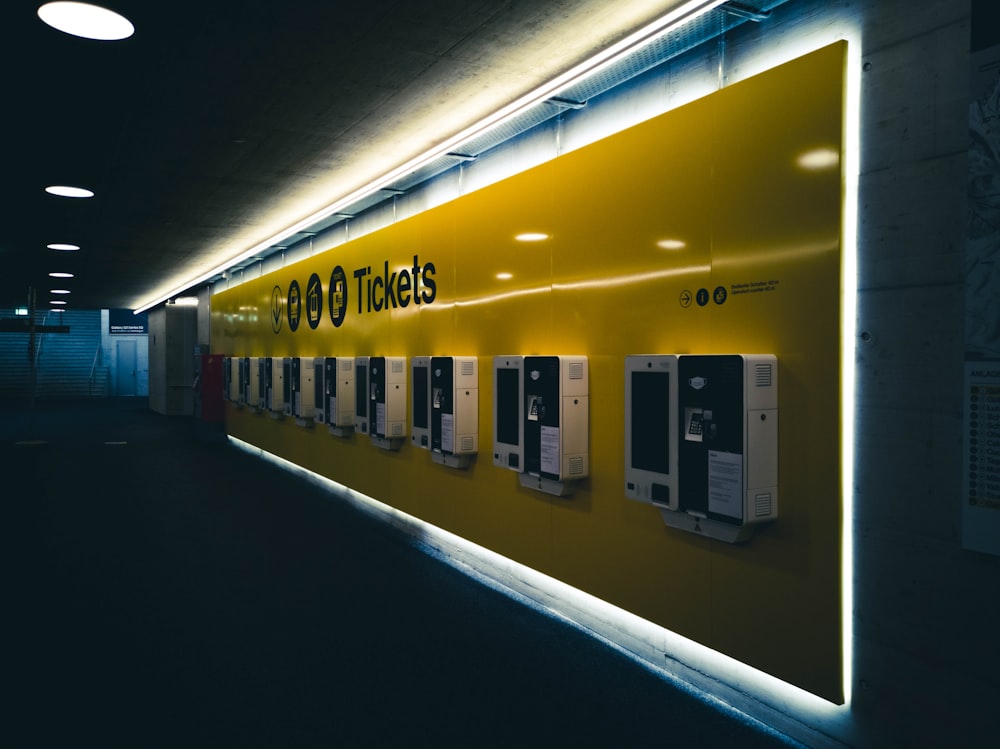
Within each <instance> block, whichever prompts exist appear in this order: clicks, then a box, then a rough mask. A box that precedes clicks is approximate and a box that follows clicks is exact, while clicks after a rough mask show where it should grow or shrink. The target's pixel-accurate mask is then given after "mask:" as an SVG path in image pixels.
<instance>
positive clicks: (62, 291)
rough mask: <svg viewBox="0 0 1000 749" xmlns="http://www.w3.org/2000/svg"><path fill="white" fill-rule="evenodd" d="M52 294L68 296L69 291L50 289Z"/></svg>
mask: <svg viewBox="0 0 1000 749" xmlns="http://www.w3.org/2000/svg"><path fill="white" fill-rule="evenodd" d="M49 293H50V294H68V293H69V289H49Z"/></svg>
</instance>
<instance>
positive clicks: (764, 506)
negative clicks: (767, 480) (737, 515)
mask: <svg viewBox="0 0 1000 749" xmlns="http://www.w3.org/2000/svg"><path fill="white" fill-rule="evenodd" d="M754 513H755V514H754V516H755V517H758V518H766V517H770V515H771V493H770V492H767V493H766V494H757V495H755V496H754Z"/></svg>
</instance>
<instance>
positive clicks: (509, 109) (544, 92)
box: [134, 0, 726, 314]
mask: <svg viewBox="0 0 1000 749" xmlns="http://www.w3.org/2000/svg"><path fill="white" fill-rule="evenodd" d="M724 2H726V0H688V2H685V3H683V4H682V5H680V6H679V7H677V8H674V9H672V10H670V11H669V12H668V13H666V14H665V15H663V16H661V17H660V18H658V19H656V20H655V21H653V22H652V23H650V24H647V25H646V26H644V27H642V28H641V29H639V30H638V31H636V32H635V33H633V34H630V35H629V36H627V37H626V38H625V39H623V40H621V41H620V42H618V43H617V44H614V45H612V46H610V47H608V48H607V49H605V50H603V51H601V52H599V53H598V54H596V55H594V56H593V57H591V58H590V59H588V60H585V61H584V62H582V63H580V64H579V65H576V66H575V67H573V68H571V69H570V70H568V71H566V72H565V73H563V74H561V75H559V76H557V77H555V78H553V79H552V80H550V81H548V82H547V83H545V84H544V85H542V86H540V87H538V88H537V89H535V90H534V91H531V92H530V93H528V94H525V95H524V96H522V97H521V98H519V99H517V100H515V101H513V102H511V103H510V104H508V105H507V106H505V107H503V108H501V109H499V110H497V111H496V112H494V113H493V114H491V115H489V116H488V117H485V118H483V119H482V120H480V121H479V122H477V123H475V124H474V125H471V126H470V127H468V128H466V129H465V130H463V131H461V132H460V133H457V134H456V135H453V136H452V137H451V138H448V139H447V140H445V141H443V142H442V143H440V144H438V145H437V146H435V147H434V148H432V149H431V150H429V151H425V152H424V153H422V154H420V155H419V156H417V157H415V158H413V159H411V160H410V161H407V162H406V163H405V164H402V165H401V166H398V167H396V168H395V169H393V170H392V171H390V172H388V173H386V174H385V175H383V176H382V177H379V178H378V179H376V180H374V181H372V182H370V183H368V184H367V185H365V186H364V187H361V188H359V189H357V190H355V191H354V192H352V193H350V194H348V195H346V196H344V197H342V198H339V199H337V200H336V201H334V202H333V203H330V204H329V205H327V206H326V207H325V208H322V209H320V210H319V211H316V212H315V213H313V214H312V215H310V216H307V217H305V218H303V219H301V220H300V221H297V222H296V223H294V224H292V225H291V226H289V227H287V228H285V229H283V230H282V231H280V232H278V233H277V234H275V235H273V236H271V237H269V238H267V239H265V240H263V241H261V242H258V243H257V244H255V245H254V246H253V247H251V248H249V249H247V250H244V251H243V252H241V253H239V254H237V255H235V256H233V257H232V258H229V259H228V260H226V261H225V262H224V263H222V264H220V265H218V266H216V267H214V268H212V269H211V270H209V271H206V272H204V273H201V274H199V275H197V276H194V277H192V278H191V279H190V280H188V281H185V282H183V285H181V286H177V287H175V288H173V289H171V290H170V291H168V292H167V293H163V294H159V295H157V296H156V297H155V298H153V299H151V300H149V301H146V302H143V303H142V304H140V305H139V306H137V307H136V308H135V310H134V314H139V313H140V312H145V311H146V310H148V309H150V308H151V307H155V306H157V305H158V304H161V303H163V302H165V301H166V300H167V299H170V298H171V297H173V296H177V295H178V294H180V293H182V292H184V291H187V290H188V289H190V288H191V287H193V286H197V285H198V284H200V283H204V282H205V281H208V280H209V279H210V278H213V277H214V276H217V275H219V274H220V273H222V272H224V271H226V270H228V269H229V268H231V267H232V266H233V265H236V264H239V263H240V262H242V261H244V260H246V259H248V258H250V257H253V256H254V255H257V254H258V253H260V252H261V251H262V250H266V249H267V248H269V247H272V246H274V245H275V244H278V243H280V242H283V241H284V240H286V239H288V238H289V237H291V236H294V235H295V234H297V233H298V232H300V231H302V230H303V229H306V228H308V227H309V226H312V225H313V224H315V223H316V222H318V221H322V220H323V219H325V218H328V217H329V216H332V215H333V214H335V213H337V212H339V211H341V210H343V209H344V208H345V207H347V206H349V205H351V204H352V203H354V202H355V201H357V200H361V199H362V198H364V197H367V196H368V195H371V194H373V193H375V192H377V191H378V190H380V189H382V188H383V187H386V186H387V185H389V184H391V183H392V182H394V181H396V180H397V179H399V178H400V177H402V176H404V175H406V174H409V173H411V172H413V171H416V170H418V169H419V168H420V167H422V166H423V165H425V164H427V163H429V162H431V161H433V160H434V159H436V158H438V157H439V156H441V155H443V154H446V153H448V152H450V151H453V150H454V149H455V148H457V147H458V146H459V145H461V144H462V143H465V142H467V141H469V140H472V139H473V138H475V137H477V136H478V135H481V134H482V133H483V132H485V131H487V130H489V129H490V128H492V127H495V126H498V125H500V124H501V123H503V122H505V121H507V120H510V119H512V118H514V117H517V116H518V115H519V114H521V113H523V112H524V111H526V110H527V109H530V108H531V107H533V106H535V105H537V104H540V103H542V102H544V101H545V100H546V99H549V98H550V97H552V96H554V95H555V94H557V93H558V92H559V91H560V90H562V89H565V88H567V87H569V86H572V85H573V84H575V83H576V82H577V81H579V80H582V79H584V78H586V77H587V76H590V75H593V74H595V73H597V72H598V71H600V70H602V69H604V68H606V67H608V66H609V65H612V64H613V63H615V62H616V61H617V60H619V59H621V58H622V57H623V56H625V55H627V54H629V53H630V52H633V51H635V50H636V49H639V48H641V47H642V46H644V45H645V44H648V43H649V42H652V41H653V40H654V39H656V38H657V37H659V36H660V35H662V34H665V33H667V32H668V31H670V30H671V29H674V28H676V27H678V26H680V25H682V24H684V23H687V22H689V21H692V20H694V19H695V18H698V17H699V16H701V15H703V14H705V13H708V12H709V11H711V10H714V9H715V8H717V7H718V6H720V5H722V4H723V3H724Z"/></svg>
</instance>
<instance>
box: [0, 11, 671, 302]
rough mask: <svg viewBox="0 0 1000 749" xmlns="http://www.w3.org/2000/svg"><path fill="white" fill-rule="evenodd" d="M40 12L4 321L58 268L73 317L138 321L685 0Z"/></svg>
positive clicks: (28, 41) (6, 87)
mask: <svg viewBox="0 0 1000 749" xmlns="http://www.w3.org/2000/svg"><path fill="white" fill-rule="evenodd" d="M40 3H41V0H4V1H3V3H2V4H0V35H2V43H0V70H2V71H3V72H2V80H3V99H2V102H3V107H2V112H3V115H2V118H0V123H2V124H0V127H2V133H3V143H4V154H3V160H2V164H3V168H2V190H3V200H2V203H0V206H2V213H3V220H2V221H0V267H2V274H0V308H10V307H13V306H16V305H23V304H25V303H26V300H27V294H28V289H29V287H34V288H36V289H37V290H38V297H37V299H38V306H39V308H40V309H41V308H47V307H48V301H49V299H50V298H53V297H51V296H50V294H49V293H48V292H49V289H51V288H56V285H55V284H54V283H53V280H52V279H50V278H49V277H48V273H49V272H52V271H68V272H72V273H74V274H75V277H74V278H72V279H70V280H68V281H65V282H59V285H60V286H63V287H65V288H68V289H69V290H70V291H71V292H72V293H71V294H70V295H69V296H68V297H66V298H67V299H68V300H69V305H68V306H69V307H71V308H76V309H98V308H135V307H137V306H139V305H140V304H141V303H142V302H144V301H147V300H149V299H150V298H151V297H153V296H154V294H155V293H157V292H159V291H161V290H162V289H163V288H164V287H165V286H166V285H168V284H170V283H172V282H173V281H180V280H182V279H184V278H188V277H190V276H192V275H195V274H197V273H199V272H205V271H207V270H210V269H211V268H212V267H214V266H215V265H217V264H218V263H219V262H221V260H222V259H224V258H226V257H231V256H233V255H236V254H237V253H238V252H240V251H243V250H245V249H247V248H249V247H251V246H253V245H254V244H256V243H257V242H259V241H262V240H263V239H265V238H267V237H269V236H272V235H274V234H276V233H278V232H279V231H281V230H282V229H284V228H285V227H286V226H288V225H290V224H292V223H294V222H295V221H297V220H299V219H301V218H303V217H304V216H307V215H309V214H311V213H313V212H314V211H316V210H318V209H319V208H321V207H322V206H324V205H327V204H328V203H330V202H332V201H333V200H334V199H336V198H338V197H341V196H343V195H345V194H347V193H349V192H350V191H352V190H353V189H355V188H357V187H359V186H361V185H363V184H366V183H367V182H369V181H371V180H372V179H375V178H377V177H379V176H381V175H382V174H383V173H385V172H387V171H389V170H390V169H391V168H393V167H395V166H398V165H399V164H402V163H404V162H405V161H407V160H408V159H410V158H412V157H414V156H416V155H417V154H419V153H422V152H423V151H425V150H427V149H429V148H430V147H432V146H434V145H435V144H436V143H438V142H440V141H442V140H444V139H445V138H446V137H447V136H449V135H451V134H454V133H456V132H458V131H460V130H462V129H463V128H464V127H466V126H468V125H470V124H471V123H473V122H475V121H477V120H478V119H480V118H481V117H483V116H485V115H487V114H489V113H491V112H493V111H495V110H496V109H499V108H500V107H501V106H503V105H504V104H507V103H508V102H510V101H512V100H514V99H516V98H517V97H518V96H519V95H522V94H524V93H526V92H528V91H530V90H532V89H533V88H535V87H537V86H538V85H540V84H542V83H544V82H545V81H546V80H548V79H550V78H552V77H554V76H555V75H557V74H558V73H560V72H562V71H564V70H566V69H568V68H570V67H572V66H573V65H574V64H576V63H578V62H580V61H582V60H584V59H586V58H587V57H589V56H591V55H592V54H594V53H595V52H597V51H598V50H600V49H603V48H605V47H607V46H609V45H611V44H613V43H614V42H616V41H618V40H620V39H622V38H623V37H625V36H626V35H627V34H628V33H629V32H631V31H634V30H635V29H637V28H639V27H641V26H643V25H645V24H646V23H648V22H650V21H652V20H654V19H655V18H657V17H659V16H661V15H663V14H664V13H665V12H666V11H668V10H669V9H671V8H672V7H675V6H677V5H679V4H680V0H661V1H659V2H650V0H615V2H613V3H612V2H608V1H607V0H326V1H322V0H283V1H282V2H275V1H274V0H270V1H268V0H239V2H236V1H235V0H197V1H194V0H166V1H165V2H152V1H151V0H113V1H112V2H107V3H103V5H105V6H106V7H109V8H112V9H114V10H117V11H119V12H120V13H122V14H124V15H125V16H127V17H128V18H129V19H130V20H131V21H132V22H133V23H134V25H135V27H136V33H135V35H134V36H133V37H131V38H129V39H127V40H123V41H116V42H97V41H91V40H84V39H80V38H77V37H73V36H70V35H67V34H64V33H62V32H59V31H56V30H54V29H51V28H50V27H48V26H46V25H45V24H44V23H42V22H41V21H40V20H39V19H38V17H37V8H38V6H39V4H40ZM50 184H69V185H79V186H85V187H88V188H90V189H92V190H93V191H94V192H95V193H96V195H95V197H94V198H91V199H86V200H78V199H77V200H74V199H68V198H57V197H53V196H51V195H48V194H46V193H45V191H44V188H45V187H46V186H47V185H50ZM52 242H65V243H72V244H76V245H79V246H80V247H81V248H82V249H81V250H80V251H79V252H57V251H54V250H49V249H46V245H47V244H49V243H52Z"/></svg>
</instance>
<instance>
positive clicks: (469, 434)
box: [430, 356, 479, 468]
mask: <svg viewBox="0 0 1000 749" xmlns="http://www.w3.org/2000/svg"><path fill="white" fill-rule="evenodd" d="M430 374H431V382H430V384H431V397H430V406H431V457H432V459H433V460H434V462H436V463H440V464H441V465H445V466H448V467H450V468H466V467H467V466H468V465H469V464H470V463H471V462H472V459H473V458H474V456H475V455H476V453H478V452H479V360H478V359H477V358H476V357H475V356H435V357H433V358H432V359H431V367H430Z"/></svg>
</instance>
